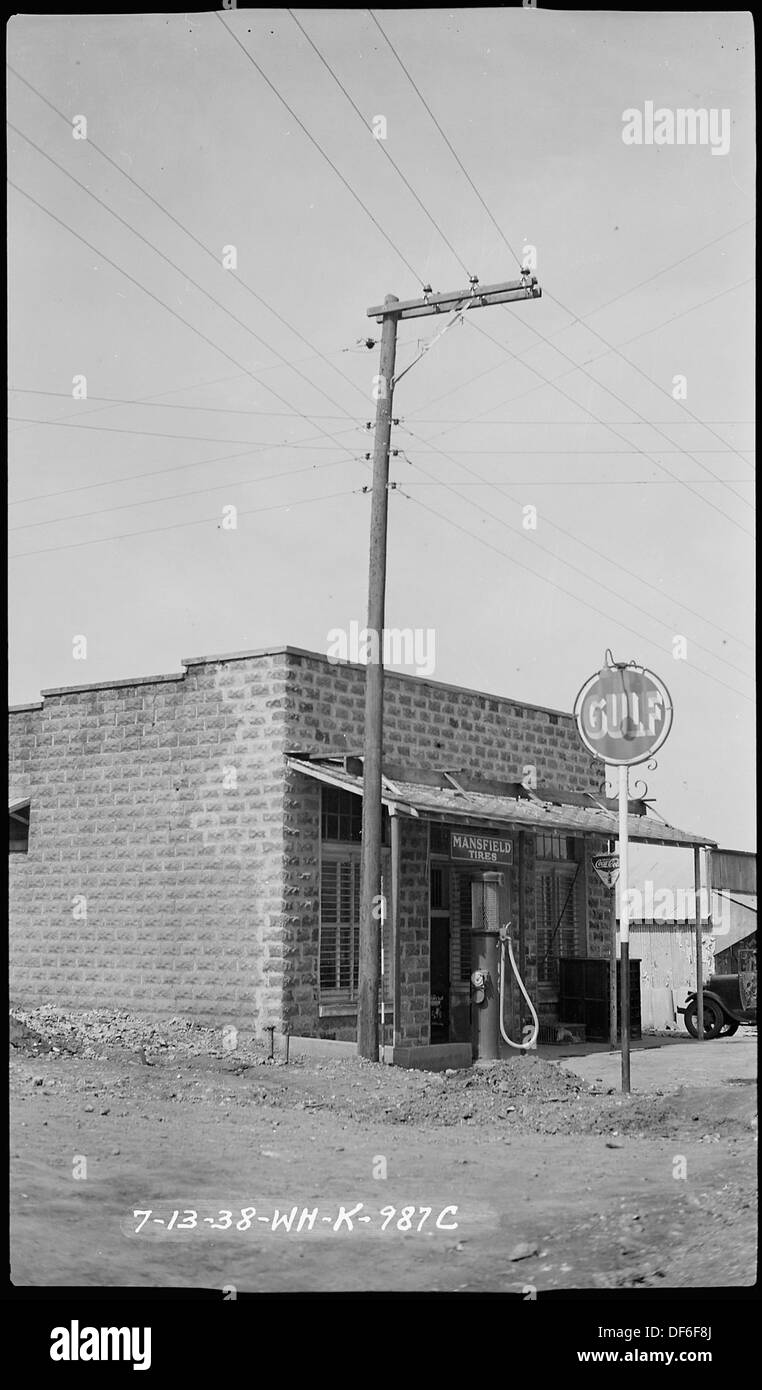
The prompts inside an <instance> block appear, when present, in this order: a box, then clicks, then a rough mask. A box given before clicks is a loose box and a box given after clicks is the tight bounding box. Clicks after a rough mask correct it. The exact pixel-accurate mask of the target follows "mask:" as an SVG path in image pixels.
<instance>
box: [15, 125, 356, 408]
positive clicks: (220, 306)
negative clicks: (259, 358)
mask: <svg viewBox="0 0 762 1390" xmlns="http://www.w3.org/2000/svg"><path fill="white" fill-rule="evenodd" d="M7 124H8V127H9V129H10V130H12V131H13V132H14V133H15V134H16V135H20V136H21V138H22V140H26V142H27V144H28V145H31V146H32V149H34V150H36V151H37V153H38V154H40V155H42V158H43V159H46V160H47V161H48V163H49V164H52V165H53V167H54V169H58V170H59V172H60V173H62V174H64V175H65V176H66V178H68V179H71V181H72V183H75V184H76V185H77V187H78V188H81V189H82V190H83V192H85V193H87V195H88V197H90V198H92V199H93V201H94V202H96V203H97V204H98V206H99V207H102V208H103V209H104V210H105V211H106V212H107V213H108V214H109V215H110V216H111V217H113V218H114V219H115V220H116V221H117V222H120V223H121V225H122V226H123V227H126V228H127V231H128V232H132V234H133V236H136V237H138V238H139V240H140V241H142V242H144V243H145V245H146V246H148V247H150V249H151V250H152V251H154V252H155V254H156V255H157V256H160V257H161V259H162V260H163V261H166V263H167V265H169V266H171V267H172V269H173V270H175V271H177V274H178V275H181V276H182V277H183V279H184V280H187V281H188V282H189V283H190V284H191V285H193V287H194V289H197V290H198V291H199V293H200V294H203V295H204V297H205V298H206V299H208V300H209V302H210V303H211V304H214V305H215V306H216V307H217V308H218V309H220V310H221V311H222V313H224V314H227V315H228V317H229V318H231V319H232V320H233V322H234V323H237V324H238V326H239V328H242V329H243V330H244V332H245V333H248V334H250V336H251V337H252V338H254V340H255V341H256V342H257V343H260V344H261V345H262V347H263V348H264V349H265V351H267V352H270V353H272V355H273V356H274V357H277V358H278V359H279V360H280V362H281V363H282V364H283V365H285V366H286V367H288V368H289V370H290V371H293V372H294V373H295V374H296V376H298V377H300V378H301V380H302V381H305V382H306V383H307V385H308V386H309V387H310V389H311V390H312V391H316V392H317V393H318V395H321V396H324V397H325V399H326V400H327V401H330V403H331V405H335V406H336V407H337V408H338V409H339V410H341V408H342V407H341V406H340V405H339V402H338V401H335V400H334V399H333V397H332V396H329V395H328V393H327V391H324V390H322V389H321V388H320V387H317V386H315V383H314V382H312V381H310V378H309V377H308V376H306V375H305V374H304V372H302V371H300V369H299V368H298V367H297V366H295V365H294V364H293V363H289V362H288V361H287V360H286V358H285V357H283V356H282V354H281V353H280V352H278V351H277V349H276V348H274V347H271V346H270V345H269V344H268V343H266V342H265V340H264V338H260V336H259V334H258V333H255V332H254V329H253V328H250V327H249V325H248V324H246V323H244V321H243V319H240V318H239V317H238V315H237V314H234V313H233V312H232V310H230V309H227V308H226V307H225V305H224V304H221V303H220V301H219V300H218V299H217V298H216V297H215V296H214V295H213V294H209V292H208V290H205V289H204V287H203V285H201V284H199V282H198V280H194V279H193V276H192V275H188V273H187V272H186V271H184V270H182V269H181V267H180V266H179V265H178V264H177V262H176V261H173V260H172V257H171V256H167V255H165V253H164V252H163V251H161V250H160V249H159V247H158V246H156V245H155V244H154V242H152V241H150V240H149V238H148V237H146V236H143V233H142V232H139V231H138V230H137V228H136V227H133V226H132V224H131V223H130V222H128V221H127V220H126V218H124V217H121V216H120V214H119V213H118V212H116V211H115V210H114V209H113V208H112V207H109V205H108V204H107V203H105V202H104V201H103V199H102V198H99V197H98V195H97V193H93V191H92V189H90V188H88V187H87V186H86V184H84V183H82V181H81V180H80V179H78V178H76V177H75V175H74V174H70V173H69V171H68V169H65V168H64V167H63V165H62V164H60V163H59V162H58V160H57V159H54V158H53V156H52V155H50V154H48V153H47V152H46V151H45V150H43V148H42V146H41V145H38V144H37V143H36V142H35V141H34V140H31V139H30V137H29V136H28V135H25V134H24V132H23V131H22V130H19V129H18V127H17V126H15V125H13V124H12V123H11V122H10V121H8V123H7ZM266 370H268V371H269V370H270V368H266ZM255 379H256V380H258V378H255ZM260 385H264V383H263V382H260ZM267 389H268V390H269V389H270V388H269V387H268V388H267ZM273 394H275V393H273ZM278 399H282V398H281V397H278ZM344 413H345V414H346V415H348V414H349V412H348V411H345V412H344ZM322 432H323V433H324V434H325V433H327V431H325V430H324V431H322Z"/></svg>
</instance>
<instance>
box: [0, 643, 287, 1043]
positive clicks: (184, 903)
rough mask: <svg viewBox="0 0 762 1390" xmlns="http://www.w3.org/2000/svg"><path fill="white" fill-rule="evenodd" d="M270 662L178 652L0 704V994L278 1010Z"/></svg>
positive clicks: (275, 746) (277, 744) (279, 820)
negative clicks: (2, 916) (16, 848)
mask: <svg viewBox="0 0 762 1390" xmlns="http://www.w3.org/2000/svg"><path fill="white" fill-rule="evenodd" d="M286 677H287V670H286V666H285V663H284V661H283V658H282V657H277V656H274V657H267V658H260V659H254V660H251V661H237V662H231V663H223V662H219V663H209V664H204V665H192V666H190V667H189V669H188V671H187V673H186V675H185V676H184V677H179V678H177V679H172V680H162V681H157V682H150V681H149V682H145V683H141V684H133V685H129V686H121V687H120V686H116V687H113V688H110V689H91V690H84V691H75V692H70V693H65V694H51V695H48V696H47V697H46V698H45V701H44V704H43V707H42V708H41V709H36V710H29V711H26V710H24V711H20V712H18V713H12V714H11V785H12V787H13V789H14V792H15V794H17V795H18V796H22V795H27V794H29V795H31V797H32V813H31V831H30V843H29V853H28V855H21V854H15V855H11V856H10V860H9V864H10V877H11V885H10V886H11V902H12V918H11V977H10V985H11V995H12V997H13V998H17V999H21V1000H23V1001H25V1002H32V1003H35V1002H41V1001H44V1000H51V1001H56V1002H58V1003H61V1004H65V1005H71V1006H83V1007H84V1006H96V1005H103V1006H112V1005H115V1004H119V1005H122V1006H124V1007H126V1008H131V1009H133V1010H135V1011H136V1012H141V1011H145V1012H154V1011H155V1012H157V1013H159V1014H165V1015H166V1014H171V1013H174V1012H183V1013H188V1014H191V1015H196V1016H198V1017H200V1018H210V1019H215V1020H217V1021H225V1020H226V1019H228V1018H230V1019H231V1020H233V1021H237V1022H240V1023H241V1024H244V1025H246V1026H253V1027H258V1026H259V1027H261V1026H263V1025H264V1024H265V1023H267V1022H274V1023H276V1024H279V1023H280V1020H281V1014H282V986H283V984H284V981H285V978H286V975H287V972H288V967H287V959H286V957H285V954H284V949H283V939H284V928H285V925H286V919H287V912H288V907H289V904H287V903H286V902H285V901H284V895H283V882H282V873H281V866H282V860H283V857H284V815H283V799H284V783H283V777H282V766H283V751H284V747H285V732H284V720H283V701H284V698H285V688H286ZM83 909H84V910H85V911H86V916H83V915H82V913H83ZM75 912H76V913H77V914H78V915H77V916H75V915H74V914H75Z"/></svg>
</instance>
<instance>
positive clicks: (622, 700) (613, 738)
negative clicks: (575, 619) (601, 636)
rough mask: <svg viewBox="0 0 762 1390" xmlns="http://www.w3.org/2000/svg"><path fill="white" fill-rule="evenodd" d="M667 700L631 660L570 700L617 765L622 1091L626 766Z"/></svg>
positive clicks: (642, 752)
mask: <svg viewBox="0 0 762 1390" xmlns="http://www.w3.org/2000/svg"><path fill="white" fill-rule="evenodd" d="M672 713H673V710H672V699H671V697H670V694H669V691H668V690H667V687H666V686H665V684H664V682H663V681H662V680H660V679H659V677H658V676H656V675H654V673H653V671H647V670H646V669H645V667H643V666H636V665H635V663H634V662H632V661H630V662H624V661H614V659H613V657H612V656H611V652H609V651H607V652H606V658H605V664H604V666H603V667H602V668H601V670H600V671H597V672H596V673H595V675H593V676H591V677H590V678H589V680H587V681H586V682H585V684H584V685H583V687H582V689H581V690H580V692H579V694H578V695H577V698H576V700H575V702H574V717H575V719H576V721H577V731H578V733H579V736H580V738H581V739H582V742H583V743H584V745H585V747H586V748H587V749H589V751H590V752H591V753H592V754H593V755H594V757H596V758H600V759H601V761H602V762H604V763H611V764H613V765H614V766H616V767H618V768H619V841H618V852H619V873H620V883H621V889H620V897H619V904H620V906H619V941H620V956H621V961H620V965H621V975H620V991H621V1006H620V1012H621V1020H622V1090H623V1091H629V1089H630V928H629V917H628V912H629V901H628V893H627V885H628V849H629V823H628V810H629V807H628V787H627V778H628V773H627V769H628V768H629V767H632V766H634V765H635V764H637V763H644V762H646V761H647V760H648V759H649V758H650V757H652V756H653V754H654V753H655V752H656V751H657V749H659V748H661V746H662V744H663V743H664V742H665V740H666V738H667V737H668V735H669V731H670V729H671V728H672Z"/></svg>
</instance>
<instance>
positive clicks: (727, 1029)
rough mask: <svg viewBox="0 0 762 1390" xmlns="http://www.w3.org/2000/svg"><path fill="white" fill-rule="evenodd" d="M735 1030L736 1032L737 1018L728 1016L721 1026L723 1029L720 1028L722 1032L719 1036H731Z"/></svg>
mask: <svg viewBox="0 0 762 1390" xmlns="http://www.w3.org/2000/svg"><path fill="white" fill-rule="evenodd" d="M737 1032H738V1022H737V1020H736V1019H735V1018H728V1019H726V1021H725V1025H724V1027H723V1029H722V1032H721V1033H720V1037H721V1038H732V1036H733V1034H734V1033H737Z"/></svg>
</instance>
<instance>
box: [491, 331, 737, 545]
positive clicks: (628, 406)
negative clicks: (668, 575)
mask: <svg viewBox="0 0 762 1390" xmlns="http://www.w3.org/2000/svg"><path fill="white" fill-rule="evenodd" d="M474 326H475V327H476V331H477V332H478V333H481V334H483V336H484V337H486V338H488V339H489V341H490V342H491V343H494V344H495V346H496V347H500V348H502V349H503V351H504V352H505V353H507V354H508V356H510V357H513V358H514V360H515V361H517V362H518V361H520V360H521V359H520V358H518V357H517V356H516V354H515V353H514V352H512V351H511V349H510V348H506V347H504V346H503V344H502V343H500V342H499V341H498V339H497V338H493V336H492V334H491V333H488V332H487V331H486V329H484V328H480V327H479V325H478V324H476V325H474ZM532 332H533V333H537V329H536V328H532ZM538 337H540V338H542V339H543V341H544V342H546V343H548V344H549V346H551V347H552V348H553V350H554V352H558V353H560V354H561V356H562V357H565V358H566V361H567V362H571V363H572V366H574V365H575V364H574V362H573V360H572V358H571V357H569V356H568V355H567V353H565V352H563V351H562V349H561V348H559V347H557V346H556V345H555V344H553V343H550V339H548V338H546V337H545V335H544V334H542V333H538ZM524 365H525V366H526V367H527V369H528V370H529V371H530V372H534V373H535V375H536V376H539V377H540V378H541V379H544V380H546V381H547V384H548V385H549V386H552V387H553V389H554V391H558V392H559V394H560V395H562V396H564V397H565V398H566V400H568V401H571V402H572V404H573V405H576V406H578V407H579V409H580V410H584V411H585V412H586V414H588V415H590V416H591V417H592V419H594V420H596V421H597V423H598V424H599V425H604V426H605V428H606V429H608V430H610V431H611V433H612V434H615V435H616V437H617V438H618V439H621V440H622V441H623V442H624V443H625V444H629V443H630V442H631V441H630V440H629V439H627V436H626V435H623V434H622V433H621V432H620V431H619V430H617V429H615V428H614V427H613V426H612V425H608V424H606V422H605V421H603V420H601V419H600V417H599V416H598V415H596V414H595V411H593V410H591V409H590V407H589V406H581V405H580V404H579V402H578V401H575V399H574V397H573V396H570V395H569V392H568V391H564V390H563V388H562V387H560V386H559V385H558V384H557V383H556V382H554V381H550V380H549V379H548V378H544V377H543V373H542V372H540V371H538V369H537V367H532V366H530V365H529V363H525V364H524ZM578 370H579V371H581V372H583V373H584V375H585V376H586V377H588V378H589V380H590V381H592V382H593V384H594V385H595V386H597V387H598V388H599V390H603V391H605V392H606V393H607V394H608V395H610V396H611V397H612V399H613V400H615V401H617V403H618V404H619V405H623V406H624V407H625V409H626V410H631V411H632V413H633V415H637V416H639V418H640V419H641V420H642V421H643V422H644V423H647V422H646V421H645V417H644V416H642V415H641V414H640V411H638V410H636V409H635V407H634V406H633V405H631V404H630V403H629V401H626V400H624V399H623V397H621V396H618V395H617V394H616V391H612V389H611V387H610V386H604V385H603V383H602V382H600V381H598V380H597V379H596V377H594V376H592V374H591V373H590V372H588V371H586V369H585V368H584V367H579V366H578ZM651 427H652V428H655V426H653V425H652V426H651ZM656 432H657V434H661V436H662V438H663V439H666V440H667V443H668V444H673V443H674V440H672V439H670V438H669V436H668V435H666V434H664V431H663V430H660V429H657V431H656ZM637 452H638V453H640V454H643V456H644V458H647V459H650V460H651V462H652V463H655V464H656V467H657V468H660V469H662V471H663V472H665V473H668V474H669V476H670V477H671V478H673V479H674V480H675V481H676V482H680V483H681V484H682V486H683V487H684V488H685V489H686V490H687V491H688V492H691V493H693V495H694V497H698V498H699V499H700V501H702V502H703V503H704V504H705V505H706V506H707V507H711V508H712V511H715V512H717V515H718V516H722V517H724V518H725V520H726V521H729V522H730V524H731V526H735V527H736V529H737V530H739V531H741V532H742V534H743V535H745V536H751V532H750V531H747V530H746V527H745V526H742V525H741V523H740V521H736V520H735V517H732V516H730V515H729V514H728V513H727V512H724V511H722V509H721V508H720V507H718V506H716V504H715V503H714V502H710V500H709V498H708V497H702V496H701V493H700V492H696V491H695V489H694V488H692V487H691V485H690V483H686V482H685V480H684V479H679V478H678V477H677V475H676V474H675V473H673V472H672V471H671V470H670V469H669V468H667V467H666V466H665V465H664V464H663V463H659V461H658V459H655V458H654V457H653V454H652V453H649V452H648V451H647V450H645V449H641V448H637ZM681 452H682V453H684V454H685V457H686V458H689V459H691V460H692V461H693V462H694V463H697V464H698V466H699V468H702V469H703V470H704V472H706V473H708V474H709V475H710V477H712V478H714V480H715V482H719V483H722V484H723V486H726V484H725V483H724V481H723V479H721V478H719V477H718V476H717V474H716V473H714V472H713V471H712V469H711V468H709V467H708V465H707V464H705V463H702V462H701V460H700V459H698V458H697V457H696V455H695V454H692V453H691V452H690V451H689V450H688V449H683V450H682V451H681ZM743 462H745V460H743ZM732 495H733V496H734V497H738V498H739V500H740V501H742V502H743V503H744V506H748V505H749V503H748V502H747V501H746V499H745V498H743V497H740V494H739V493H737V492H733V493H732Z"/></svg>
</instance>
